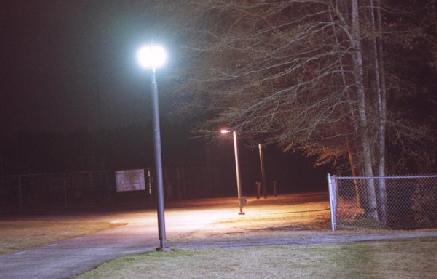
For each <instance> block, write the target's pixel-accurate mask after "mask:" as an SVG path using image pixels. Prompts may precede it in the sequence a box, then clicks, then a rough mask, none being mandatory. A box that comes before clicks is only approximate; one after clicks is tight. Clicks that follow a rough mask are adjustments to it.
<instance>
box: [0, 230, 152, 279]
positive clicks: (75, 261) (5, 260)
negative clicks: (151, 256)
mask: <svg viewBox="0 0 437 279" xmlns="http://www.w3.org/2000/svg"><path fill="white" fill-rule="evenodd" d="M156 238H157V237H156V233H155V232H152V231H148V230H147V229H140V228H138V226H137V225H135V224H133V225H127V226H123V227H118V228H116V229H112V230H109V231H104V232H100V233H96V234H94V235H90V236H84V237H78V238H74V239H70V240H65V241H60V242H57V243H53V244H51V245H48V246H44V247H40V248H35V249H30V250H25V251H21V252H17V253H14V254H8V255H4V256H0V278H5V279H6V278H8V279H15V278H41V279H42V278H46V279H50V278H70V277H72V276H74V275H76V274H80V273H82V272H84V271H87V270H89V269H92V268H93V267H95V266H97V265H99V264H101V263H102V262H105V261H107V260H110V259H113V258H116V257H120V256H123V255H127V254H132V253H139V252H144V251H147V250H152V249H153V248H154V247H156V245H157V241H156Z"/></svg>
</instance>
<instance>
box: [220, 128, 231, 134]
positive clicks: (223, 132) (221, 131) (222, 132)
mask: <svg viewBox="0 0 437 279" xmlns="http://www.w3.org/2000/svg"><path fill="white" fill-rule="evenodd" d="M230 132H231V130H229V129H220V134H223V135H225V134H229V133H230Z"/></svg>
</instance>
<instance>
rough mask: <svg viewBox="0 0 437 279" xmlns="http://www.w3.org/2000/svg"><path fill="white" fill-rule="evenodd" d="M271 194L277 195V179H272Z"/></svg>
mask: <svg viewBox="0 0 437 279" xmlns="http://www.w3.org/2000/svg"><path fill="white" fill-rule="evenodd" d="M273 195H274V196H275V197H277V196H278V181H276V180H273Z"/></svg>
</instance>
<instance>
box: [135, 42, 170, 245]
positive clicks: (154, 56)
mask: <svg viewBox="0 0 437 279" xmlns="http://www.w3.org/2000/svg"><path fill="white" fill-rule="evenodd" d="M137 61H138V64H139V65H140V66H141V67H142V68H144V69H147V70H151V85H152V88H151V89H152V107H153V139H154V144H155V169H156V178H157V184H158V185H157V186H158V189H157V190H158V191H157V193H158V207H157V211H158V228H159V247H158V248H156V250H158V251H163V250H164V249H165V248H166V246H165V242H166V240H167V238H166V232H165V218H164V186H163V177H162V158H161V131H160V125H159V97H158V85H157V82H156V69H158V68H161V67H162V66H164V65H165V63H166V62H167V52H166V51H165V49H164V48H163V47H162V46H159V45H154V44H148V45H145V46H143V47H141V48H139V49H138V51H137Z"/></svg>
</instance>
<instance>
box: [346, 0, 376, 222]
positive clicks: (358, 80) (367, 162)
mask: <svg viewBox="0 0 437 279" xmlns="http://www.w3.org/2000/svg"><path fill="white" fill-rule="evenodd" d="M351 31H352V32H351V33H352V42H351V43H352V47H353V56H352V60H353V72H354V78H355V84H356V90H357V99H358V116H359V124H360V137H361V145H362V156H363V164H364V172H365V173H364V174H365V176H368V177H373V169H372V154H371V152H372V150H371V145H370V139H369V131H368V120H367V115H366V96H365V89H364V77H363V56H362V55H363V54H362V48H361V38H360V37H361V29H360V18H359V12H358V0H352V28H351ZM367 185H368V199H369V208H368V212H367V215H368V216H370V217H372V218H374V219H375V220H377V221H379V218H378V213H377V210H376V208H377V204H376V191H375V183H374V181H373V179H372V178H369V179H368V181H367Z"/></svg>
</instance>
